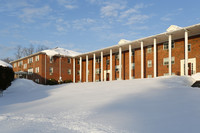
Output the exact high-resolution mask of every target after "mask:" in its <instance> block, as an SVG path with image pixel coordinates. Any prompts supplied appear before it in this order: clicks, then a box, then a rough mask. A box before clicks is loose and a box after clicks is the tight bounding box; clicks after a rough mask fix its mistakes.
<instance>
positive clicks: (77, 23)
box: [72, 18, 96, 30]
mask: <svg viewBox="0 0 200 133" xmlns="http://www.w3.org/2000/svg"><path fill="white" fill-rule="evenodd" d="M95 22H96V21H95V20H94V19H90V18H84V19H77V20H74V21H73V22H72V26H73V28H74V29H77V30H86V29H88V28H90V27H91V25H92V24H94V23H95Z"/></svg>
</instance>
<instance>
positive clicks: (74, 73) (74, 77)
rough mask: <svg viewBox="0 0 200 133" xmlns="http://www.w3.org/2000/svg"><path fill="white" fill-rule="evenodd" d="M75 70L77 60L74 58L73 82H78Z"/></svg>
mask: <svg viewBox="0 0 200 133" xmlns="http://www.w3.org/2000/svg"><path fill="white" fill-rule="evenodd" d="M75 68H76V59H75V58H73V82H74V83H75V82H76V72H75Z"/></svg>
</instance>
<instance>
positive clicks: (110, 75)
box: [110, 49, 112, 81]
mask: <svg viewBox="0 0 200 133" xmlns="http://www.w3.org/2000/svg"><path fill="white" fill-rule="evenodd" d="M110 81H112V49H110Z"/></svg>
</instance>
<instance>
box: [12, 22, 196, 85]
mask: <svg viewBox="0 0 200 133" xmlns="http://www.w3.org/2000/svg"><path fill="white" fill-rule="evenodd" d="M36 56H39V58H40V60H39V61H38V62H37V61H34V62H33V63H32V64H29V63H26V62H27V61H28V59H30V57H35V58H36ZM52 57H53V58H55V60H54V62H53V63H50V61H49V60H50V56H48V55H47V54H45V53H41V52H39V53H36V54H34V55H30V56H28V57H25V58H22V59H19V60H16V61H13V62H12V64H13V68H14V71H15V72H16V74H17V73H18V72H21V73H22V74H23V72H27V70H28V69H29V68H34V69H33V70H34V71H33V72H32V73H33V74H32V75H28V76H32V77H31V79H33V80H35V79H39V80H41V81H39V83H43V84H45V83H46V82H45V81H46V80H48V79H50V78H54V79H56V80H60V78H61V77H62V79H63V80H66V79H71V80H72V81H73V82H95V81H111V80H121V79H122V80H128V79H134V78H152V77H157V76H166V75H191V74H194V73H197V72H200V24H196V25H192V26H188V27H184V28H181V27H178V26H174V25H172V26H170V27H169V28H168V29H167V32H164V33H161V34H157V35H153V36H150V37H145V38H141V39H138V40H134V41H126V40H121V41H120V42H119V44H117V45H114V46H111V47H108V48H104V49H100V50H96V51H91V52H88V53H83V54H75V55H73V56H71V55H70V56H61V57H60V56H58V55H55V56H52ZM52 57H51V58H52ZM24 59H25V60H24ZM69 59H70V60H71V61H70V63H68V62H69ZM22 60H23V63H19V62H20V61H22ZM24 63H25V64H27V68H26V69H21V68H20V67H19V66H20V65H17V67H16V64H24ZM59 64H62V65H59ZM185 64H187V65H186V66H185ZM31 65H32V66H31ZM36 67H39V68H38V69H39V70H40V71H39V72H38V73H36V72H37V71H36ZM50 67H53V74H52V75H50ZM69 73H71V74H69ZM35 77H38V78H35ZM28 78H29V77H28Z"/></svg>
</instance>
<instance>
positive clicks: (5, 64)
mask: <svg viewBox="0 0 200 133" xmlns="http://www.w3.org/2000/svg"><path fill="white" fill-rule="evenodd" d="M0 66H3V67H11V68H12V66H11V65H10V64H8V63H6V62H4V61H2V60H0Z"/></svg>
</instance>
